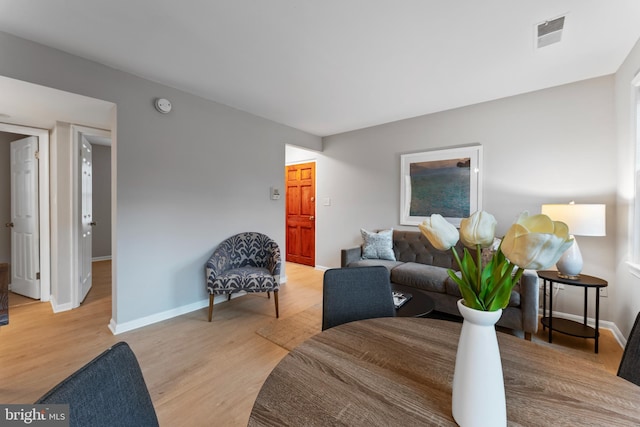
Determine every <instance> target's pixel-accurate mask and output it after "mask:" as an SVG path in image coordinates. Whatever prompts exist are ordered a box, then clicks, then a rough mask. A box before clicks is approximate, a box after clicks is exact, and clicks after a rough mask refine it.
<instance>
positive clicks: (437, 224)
mask: <svg viewBox="0 0 640 427" xmlns="http://www.w3.org/2000/svg"><path fill="white" fill-rule="evenodd" d="M496 224H497V221H496V219H495V217H494V216H493V215H491V214H490V213H487V212H484V211H478V212H476V213H474V214H473V215H471V216H470V217H469V218H465V219H463V220H462V221H461V222H460V231H459V232H458V229H457V228H456V227H455V226H454V225H453V224H451V223H450V222H448V221H447V220H445V219H444V218H443V217H442V215H438V214H434V215H431V217H430V218H427V219H426V220H425V221H423V222H422V224H420V225H419V228H420V231H422V233H423V234H424V235H425V236H426V237H427V239H429V242H431V244H432V245H433V246H434V247H435V248H436V249H439V250H442V251H447V250H451V251H452V252H453V255H454V257H455V260H456V262H457V263H458V266H459V267H460V275H457V274H456V272H454V271H453V270H449V277H451V279H452V280H454V281H455V282H456V283H457V284H458V287H459V288H460V293H461V294H462V298H463V299H464V304H465V305H466V306H467V307H469V308H473V309H476V310H483V311H496V310H500V309H502V308H505V307H506V306H507V304H508V303H509V299H510V297H511V290H512V289H513V287H514V285H515V284H516V283H518V280H520V277H521V276H522V273H524V270H525V269H534V270H541V269H545V268H548V267H550V266H551V265H553V264H555V263H556V262H557V261H558V259H559V258H560V256H561V255H562V254H563V253H564V251H566V250H567V249H568V248H569V247H570V246H571V245H572V244H573V237H571V236H569V227H567V225H566V224H565V223H563V222H560V221H552V220H551V219H550V218H549V217H548V216H546V215H532V216H529V214H528V213H527V212H524V213H522V214H521V215H520V217H519V218H518V220H517V221H516V222H515V223H514V224H513V225H512V226H511V228H509V230H508V231H507V234H506V235H505V236H504V238H503V239H502V242H501V243H500V246H499V247H498V250H497V251H495V252H494V253H493V255H492V257H491V259H490V260H489V262H488V263H487V264H486V265H485V266H484V267H483V265H482V249H483V248H487V247H489V246H491V245H492V244H493V241H494V237H495V229H496ZM458 240H460V241H462V244H463V245H464V246H466V247H465V249H464V255H463V257H462V259H460V257H459V256H458V253H457V252H456V250H455V247H454V246H455V245H456V243H458ZM467 248H472V249H475V250H476V258H475V259H474V257H473V256H472V255H471V253H470V252H469V250H468V249H467Z"/></svg>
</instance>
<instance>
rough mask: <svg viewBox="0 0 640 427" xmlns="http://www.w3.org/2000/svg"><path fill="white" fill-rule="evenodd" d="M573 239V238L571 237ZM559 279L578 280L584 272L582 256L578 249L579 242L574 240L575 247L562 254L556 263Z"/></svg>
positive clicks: (572, 246) (570, 247)
mask: <svg viewBox="0 0 640 427" xmlns="http://www.w3.org/2000/svg"><path fill="white" fill-rule="evenodd" d="M571 237H573V236H571ZM556 267H557V268H558V277H562V278H563V279H569V280H578V279H579V278H580V272H582V254H581V253H580V248H579V247H578V242H577V241H576V239H575V238H574V239H573V245H571V246H569V249H567V250H566V251H565V253H563V254H562V256H561V257H560V259H559V260H558V262H557V263H556Z"/></svg>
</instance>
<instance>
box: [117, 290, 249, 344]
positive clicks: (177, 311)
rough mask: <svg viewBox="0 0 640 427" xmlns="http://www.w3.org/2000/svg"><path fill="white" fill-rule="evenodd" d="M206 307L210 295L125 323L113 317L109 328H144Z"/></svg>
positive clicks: (218, 300)
mask: <svg viewBox="0 0 640 427" xmlns="http://www.w3.org/2000/svg"><path fill="white" fill-rule="evenodd" d="M246 294H247V293H246V292H238V293H235V294H232V295H231V299H235V298H238V297H241V296H243V295H246ZM226 300H227V296H226V295H216V296H215V297H214V298H213V303H214V304H218V303H221V302H223V301H226ZM204 307H209V297H207V298H206V299H203V300H200V301H197V302H194V303H191V304H187V305H183V306H181V307H177V308H173V309H171V310H167V311H163V312H161V313H156V314H152V315H150V316H146V317H141V318H140V319H135V320H131V321H129V322H124V323H116V322H115V321H114V320H113V319H111V321H110V322H109V329H110V330H111V333H113V335H118V334H121V333H123V332H128V331H132V330H134V329H138V328H142V327H143V326H149V325H152V324H154V323H158V322H162V321H163V320H168V319H172V318H174V317H178V316H182V315H183V314H187V313H191V312H192V311H196V310H200V309H202V308H204Z"/></svg>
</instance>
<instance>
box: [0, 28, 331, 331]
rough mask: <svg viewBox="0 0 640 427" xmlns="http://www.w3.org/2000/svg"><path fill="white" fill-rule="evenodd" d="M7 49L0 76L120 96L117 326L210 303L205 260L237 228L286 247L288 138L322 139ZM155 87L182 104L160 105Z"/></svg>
mask: <svg viewBox="0 0 640 427" xmlns="http://www.w3.org/2000/svg"><path fill="white" fill-rule="evenodd" d="M0 57H2V61H0V75H3V76H7V77H10V78H15V79H20V80H24V81H29V82H32V83H37V84H41V85H45V86H49V87H53V88H56V89H60V90H66V91H69V92H73V93H78V94H82V95H85V96H90V97H94V98H98V99H102V100H106V101H109V102H113V103H115V104H116V105H117V128H115V127H114V128H112V129H111V132H112V137H113V143H114V146H113V151H112V153H113V154H114V156H115V157H116V164H117V174H116V175H115V177H116V178H115V179H117V185H116V188H114V193H115V194H116V198H117V200H116V204H115V210H116V213H115V217H114V218H112V219H113V223H114V226H115V227H116V230H115V233H116V243H115V247H112V250H113V254H114V257H115V258H116V259H115V260H114V266H116V271H115V273H114V277H113V278H114V283H115V286H116V289H115V292H114V306H115V308H114V313H113V320H114V322H115V324H116V328H117V326H118V325H126V324H129V325H132V324H136V322H138V321H141V322H143V323H144V321H145V320H144V319H156V320H157V319H159V318H161V317H162V316H168V315H172V314H176V313H177V312H179V310H180V309H181V308H182V307H191V306H193V305H194V304H201V303H204V302H205V300H206V291H205V280H204V264H205V262H206V259H207V258H208V257H209V256H210V254H211V252H212V251H213V249H214V248H215V247H216V245H217V244H218V243H219V242H220V241H222V240H223V239H224V238H226V237H228V236H229V235H231V234H234V233H236V232H240V231H245V230H256V231H262V232H264V233H266V234H268V235H271V236H272V237H273V238H274V239H275V240H276V241H277V242H278V243H279V244H280V245H281V246H283V245H284V201H283V200H280V201H272V200H270V198H269V187H271V186H281V185H282V183H283V181H284V167H283V166H284V162H285V160H284V152H285V144H295V145H299V146H305V147H309V148H313V149H321V140H320V138H318V137H316V136H313V135H309V134H306V133H304V132H301V131H298V130H295V129H292V128H289V127H286V126H284V125H280V124H277V123H274V122H271V121H268V120H265V119H262V118H259V117H256V116H253V115H250V114H248V113H245V112H242V111H238V110H235V109H232V108H229V107H226V106H224V105H221V104H218V103H215V102H211V101H207V100H205V99H202V98H199V97H197V96H194V95H191V94H187V93H185V92H182V91H179V90H175V89H172V88H169V87H166V86H163V85H160V84H157V83H154V82H151V81H148V80H144V79H141V78H139V77H136V76H133V75H131V74H127V73H123V72H120V71H117V70H114V69H111V68H108V67H105V66H102V65H100V64H97V63H94V62H91V61H88V60H85V59H82V58H79V57H76V56H73V55H69V54H66V53H63V52H60V51H57V50H55V49H51V48H48V47H45V46H42V45H38V44H35V43H32V42H29V41H26V40H24V39H20V38H17V37H14V36H11V35H8V34H5V33H0ZM156 97H165V98H168V99H170V100H171V102H172V104H173V107H174V109H173V111H172V112H171V113H170V114H168V115H162V114H159V113H158V112H157V111H155V109H154V107H153V100H154V99H155V98H156ZM80 124H82V123H80ZM52 151H53V148H52ZM52 154H53V153H52ZM58 154H61V153H58ZM52 220H53V217H52ZM63 231H64V230H63ZM158 316H159V317H158ZM125 328H126V326H125Z"/></svg>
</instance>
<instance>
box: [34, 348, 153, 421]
mask: <svg viewBox="0 0 640 427" xmlns="http://www.w3.org/2000/svg"><path fill="white" fill-rule="evenodd" d="M36 404H68V405H69V425H70V426H71V427H81V426H82V427H103V426H104V427H156V426H158V418H157V416H156V411H155V410H154V408H153V403H152V402H151V397H150V396H149V390H148V389H147V385H146V384H145V382H144V378H143V377H142V371H141V370H140V365H138V360H137V359H136V356H135V355H134V354H133V352H132V351H131V348H130V347H129V345H128V344H127V343H125V342H119V343H117V344H116V345H114V346H113V347H111V348H109V349H108V350H106V351H105V352H104V353H102V354H101V355H99V356H98V357H96V358H95V359H93V360H92V361H91V362H89V363H87V364H86V365H85V366H83V367H82V368H80V369H79V370H78V371H76V372H75V373H73V374H72V375H71V376H69V377H68V378H67V379H65V380H63V381H62V382H61V383H60V384H58V385H57V386H55V387H54V388H52V389H51V390H50V391H49V392H47V393H46V394H45V395H44V396H42V397H41V398H40V399H38V401H37V402H36Z"/></svg>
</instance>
